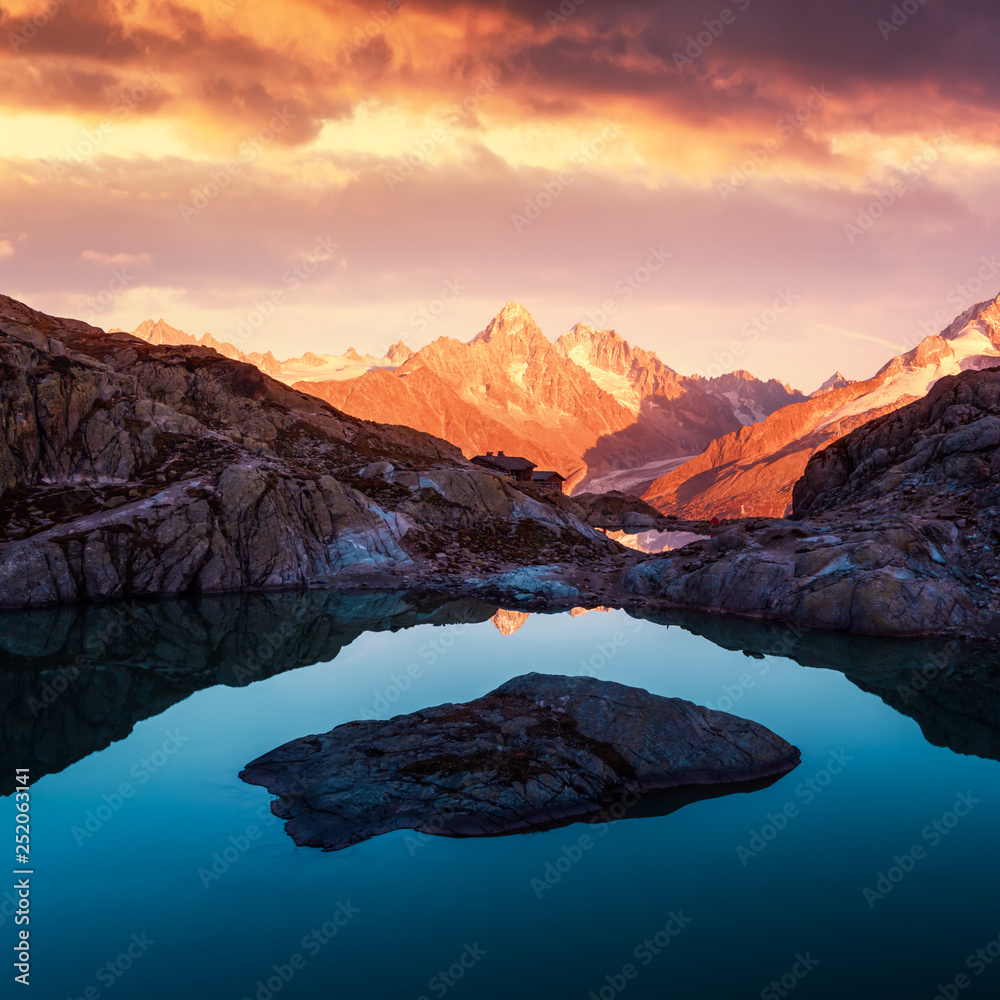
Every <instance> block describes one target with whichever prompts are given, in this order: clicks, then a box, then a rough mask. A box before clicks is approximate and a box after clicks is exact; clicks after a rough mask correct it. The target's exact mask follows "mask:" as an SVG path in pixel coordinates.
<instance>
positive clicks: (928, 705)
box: [649, 609, 1000, 760]
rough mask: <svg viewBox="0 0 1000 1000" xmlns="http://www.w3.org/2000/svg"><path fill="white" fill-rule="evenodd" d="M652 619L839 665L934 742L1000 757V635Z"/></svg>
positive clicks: (749, 650)
mask: <svg viewBox="0 0 1000 1000" xmlns="http://www.w3.org/2000/svg"><path fill="white" fill-rule="evenodd" d="M649 620H650V621H654V622H656V623H657V624H660V625H679V626H680V627H681V628H683V629H686V630H687V631H689V632H692V633H694V634H695V635H700V636H703V637H704V638H706V639H708V640H710V641H711V642H714V643H715V644H716V645H717V646H721V647H722V648H723V649H732V650H742V651H743V652H744V653H745V654H746V655H747V656H750V657H755V658H759V657H763V656H783V657H787V658H789V659H792V660H794V661H795V662H796V663H800V664H802V666H804V667H814V668H819V669H824V670H836V671H838V672H839V673H842V674H843V675H844V676H845V677H846V678H847V679H848V680H849V681H850V682H851V683H852V684H855V685H857V687H859V688H861V690H862V691H867V692H868V693H870V694H874V695H876V696H877V697H879V698H881V699H882V701H884V702H885V703H886V704H887V705H889V706H890V707H891V708H893V709H895V710H896V711H897V712H899V713H900V714H901V715H906V716H909V717H910V718H912V719H913V720H914V721H915V722H916V723H917V724H918V725H919V726H920V730H921V732H922V733H923V736H924V739H926V740H927V742H928V743H931V744H933V745H934V746H939V747H947V748H948V749H949V750H952V751H954V752H955V753H961V754H972V755H974V756H976V757H985V758H988V759H991V760H1000V643H997V642H995V641H993V642H983V641H978V642H961V641H959V640H957V639H952V640H949V641H947V642H946V641H944V640H933V641H929V640H916V639H889V638H875V637H871V636H859V635H849V634H846V633H843V632H829V631H819V630H810V629H802V628H799V627H797V626H795V625H782V624H781V623H778V622H754V621H749V620H747V619H745V618H737V617H735V616H732V615H708V614H700V613H698V612H690V611H683V610H680V609H678V610H676V611H658V612H656V613H653V614H651V615H649ZM748 669H749V668H748Z"/></svg>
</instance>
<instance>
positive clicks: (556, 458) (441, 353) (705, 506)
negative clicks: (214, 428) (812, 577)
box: [133, 300, 1000, 518]
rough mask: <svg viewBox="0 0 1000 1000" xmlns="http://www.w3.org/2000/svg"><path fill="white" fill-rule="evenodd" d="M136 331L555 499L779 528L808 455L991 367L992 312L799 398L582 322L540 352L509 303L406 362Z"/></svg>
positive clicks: (999, 334) (998, 347) (155, 327)
mask: <svg viewBox="0 0 1000 1000" xmlns="http://www.w3.org/2000/svg"><path fill="white" fill-rule="evenodd" d="M133 335H134V336H137V337H140V338H141V339H143V340H145V341H147V342H148V343H150V344H153V345H159V344H164V345H181V344H197V345H200V346H203V347H210V348H213V349H214V350H216V351H218V352H219V353H220V354H223V355H224V356H226V357H229V358H233V359H234V360H239V361H245V362H249V363H251V364H253V365H256V366H257V367H258V368H259V369H260V370H261V371H263V372H265V373H266V374H269V375H271V376H272V377H274V378H276V379H278V380H279V381H282V382H284V383H285V384H287V385H289V386H292V387H293V388H295V389H297V390H299V391H302V392H306V393H308V394H309V395H312V396H316V397H318V398H319V399H322V400H324V401H326V402H328V403H330V404H332V405H333V406H335V407H337V408H338V409H339V410H342V411H344V412H345V413H349V414H351V415H352V416H354V417H359V418H361V419H365V420H373V421H377V422H379V423H387V424H401V425H406V426H409V427H411V428H414V429H416V430H420V431H424V432H427V433H430V434H433V435H435V436H436V437H440V438H444V439H445V440H447V441H450V442H451V443H452V444H454V445H456V446H457V447H458V448H459V449H460V450H461V451H462V452H463V454H464V455H465V456H466V457H472V456H473V455H475V454H480V453H483V452H486V451H505V452H507V453H508V454H517V455H524V456H525V457H527V458H529V459H531V460H532V461H533V462H535V463H536V465H538V466H539V467H543V468H546V469H554V470H555V471H557V472H560V473H561V474H562V475H563V476H565V477H566V479H567V483H566V485H565V489H566V490H567V492H570V491H574V490H577V491H579V490H580V489H587V490H588V491H591V492H604V491H608V490H621V491H625V492H629V493H634V494H636V495H640V496H642V497H643V499H645V500H646V501H647V502H648V503H650V504H651V505H652V506H654V507H656V508H657V509H658V510H660V511H662V512H663V513H667V514H676V515H678V516H682V517H691V518H711V517H719V518H725V517H738V516H769V517H780V516H783V515H784V514H785V513H786V512H787V511H788V510H789V509H790V504H791V493H792V487H793V485H794V483H795V481H796V480H797V479H798V478H799V476H801V475H802V473H803V471H804V469H805V466H806V463H807V461H808V460H809V458H810V456H811V455H813V454H815V453H816V452H817V451H819V450H821V449H822V448H824V447H826V446H827V445H829V444H830V443H832V442H833V441H836V440H837V439H839V438H841V437H842V436H843V435H845V434H847V433H849V432H851V431H852V430H854V429H855V428H857V427H860V426H862V425H863V424H865V423H867V422H868V421H870V420H872V419H874V418H875V417H878V416H881V415H883V414H886V413H890V412H892V411H894V410H896V409H898V408H899V407H901V406H903V405H905V404H906V403H909V402H911V401H913V400H915V399H919V398H921V397H923V396H924V395H926V393H927V392H928V391H929V389H930V388H931V387H932V386H933V385H934V384H935V383H936V382H937V381H938V380H939V379H940V378H941V377H943V376H945V375H951V374H957V373H959V372H961V371H965V370H969V369H979V368H984V367H988V366H991V365H993V364H995V363H996V359H997V358H998V357H1000V305H998V303H997V301H996V300H987V301H984V302H980V303H978V304H976V305H974V306H972V307H970V308H969V309H967V310H966V311H965V312H963V313H962V314H961V315H960V316H958V317H957V318H956V319H955V320H954V322H952V323H951V324H950V325H949V326H948V327H947V328H946V329H945V330H943V331H942V332H941V333H940V334H938V335H933V336H928V337H926V338H925V339H924V340H922V341H921V342H920V343H919V344H918V345H917V346H916V347H914V348H913V349H912V350H910V351H908V352H906V353H902V354H900V355H897V356H896V357H894V358H893V359H892V360H890V361H889V362H888V363H887V364H886V365H884V366H883V367H882V368H881V369H880V370H879V371H878V372H877V373H876V374H875V375H873V376H872V377H871V378H869V379H863V380H860V381H852V380H850V379H848V378H846V377H845V376H844V375H843V374H842V373H841V372H839V371H838V372H835V373H834V374H833V375H831V376H830V378H829V379H827V380H826V381H825V382H824V383H823V384H822V385H821V386H820V387H819V388H818V389H817V390H816V391H815V392H813V393H812V394H811V395H809V396H806V395H805V394H803V393H802V392H799V391H797V390H794V389H792V388H790V387H789V386H787V385H784V384H782V383H781V382H778V381H777V380H775V379H771V380H770V381H762V380H761V379H757V378H755V377H754V376H753V375H751V374H750V373H749V372H746V371H736V372H731V373H729V374H726V375H722V376H719V377H716V378H712V379H708V378H704V377H701V376H697V375H694V376H685V375H681V374H679V373H678V372H676V371H675V370H674V369H672V368H670V367H669V366H668V365H666V364H664V362H663V361H661V360H660V358H659V357H657V355H656V354H654V353H653V352H651V351H646V350H643V349H642V348H641V347H637V346H633V345H631V344H630V343H629V342H628V341H627V340H625V339H624V338H623V337H622V336H621V335H620V334H619V333H617V332H616V331H615V330H597V329H595V328H594V327H592V326H589V325H587V324H583V323H578V324H577V325H576V326H574V327H573V328H572V329H571V330H570V331H569V332H568V333H565V334H563V335H562V336H561V337H559V338H558V339H557V340H555V341H554V342H553V341H550V340H549V339H548V338H547V337H546V336H545V335H544V334H543V333H542V331H541V330H540V329H539V328H538V326H537V324H536V323H535V322H534V320H533V319H532V318H531V316H530V314H529V313H528V312H527V310H525V309H524V307H523V306H521V305H519V304H518V303H516V302H508V303H507V304H506V305H505V306H504V307H503V309H502V310H501V311H500V312H499V313H498V314H497V315H496V316H495V317H494V318H493V320H491V322H490V323H489V324H488V325H487V327H486V328H485V329H484V330H483V331H482V332H481V333H479V334H477V335H476V336H475V337H473V338H472V339H471V340H469V341H468V342H463V341H461V340H457V339H454V338H451V337H441V338H438V339H437V340H435V341H433V342H432V343H430V344H428V345H427V346H426V347H423V348H421V349H420V350H419V351H416V352H414V351H412V350H410V348H408V347H407V346H406V345H405V344H404V343H402V341H398V342H397V343H395V344H393V345H392V347H390V348H389V350H388V351H387V352H386V354H385V355H384V356H383V357H378V358H376V357H373V356H372V355H370V354H359V353H358V352H357V351H356V350H354V348H349V349H348V350H347V351H346V352H345V353H344V354H342V355H330V354H325V355H317V354H314V353H311V352H307V353H306V354H304V355H303V356H302V357H299V358H289V359H287V360H284V361H279V360H278V359H277V358H276V357H275V356H274V354H273V353H272V352H271V351H268V352H265V353H263V354H261V353H244V352H243V351H242V350H240V349H239V348H238V347H236V346H235V345H233V344H230V343H226V342H223V341H219V340H217V339H216V338H214V337H213V336H212V335H211V334H208V333H206V334H205V335H204V336H203V337H202V338H201V339H200V340H198V339H196V338H195V337H193V336H191V335H190V334H187V333H185V332H183V331H181V330H177V329H175V328H173V327H171V326H169V325H168V324H166V323H165V322H164V321H163V320H159V321H157V322H153V321H152V320H146V321H145V322H144V323H142V324H140V326H139V327H138V328H137V329H136V330H134V331H133Z"/></svg>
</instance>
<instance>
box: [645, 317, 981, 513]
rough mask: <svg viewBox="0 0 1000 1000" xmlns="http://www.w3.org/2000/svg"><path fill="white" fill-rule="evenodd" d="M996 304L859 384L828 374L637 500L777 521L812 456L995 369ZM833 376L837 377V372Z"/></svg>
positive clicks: (668, 509) (674, 509) (672, 509)
mask: <svg viewBox="0 0 1000 1000" xmlns="http://www.w3.org/2000/svg"><path fill="white" fill-rule="evenodd" d="M998 358H1000V304H998V301H997V300H996V299H989V300H987V301H985V302H980V303H978V304H976V305H974V306H971V307H970V308H969V309H967V310H965V312H963V313H962V314H961V315H960V316H958V317H957V318H956V319H955V320H954V321H953V322H952V323H951V324H950V325H949V326H948V327H947V328H946V329H944V330H943V331H942V332H941V333H940V334H936V335H932V336H929V337H925V338H924V339H923V340H922V341H921V342H920V343H919V344H917V346H916V347H914V348H913V349H912V350H910V351H907V352H906V353H905V354H899V355H897V356H896V357H894V358H892V360H891V361H889V362H888V363H887V364H886V365H884V366H883V367H882V368H881V369H879V371H878V372H876V374H875V375H874V376H873V377H872V378H870V379H865V380H862V381H860V382H849V381H847V380H846V379H843V378H842V377H841V378H840V379H837V378H836V376H835V377H834V379H833V380H832V381H831V383H830V387H828V388H826V389H825V390H823V391H820V392H817V393H814V394H813V395H812V397H811V398H809V399H807V400H804V401H802V402H797V403H793V404H791V405H789V406H785V407H783V408H782V409H780V410H777V411H776V412H774V413H772V414H770V416H768V417H767V418H765V419H764V420H762V421H761V422H760V423H757V424H754V425H752V426H748V427H743V428H740V430H738V431H736V432H735V433H732V434H727V435H725V436H723V437H721V438H719V439H718V440H716V441H713V442H712V443H711V444H710V445H709V446H708V447H707V448H706V449H705V450H704V451H703V452H702V453H701V454H700V455H697V456H696V457H695V458H693V459H691V460H690V461H688V462H685V463H683V464H682V465H679V466H677V467H676V468H675V469H673V470H671V471H669V472H668V473H667V474H665V475H664V476H662V477H660V478H659V479H657V480H656V482H654V483H653V484H652V485H651V486H650V487H649V488H648V489H646V490H645V491H643V494H642V495H643V499H645V500H646V501H647V502H648V503H650V504H652V506H654V507H656V508H657V509H658V510H660V511H663V512H664V513H667V514H670V513H675V514H683V515H684V516H685V517H718V518H725V517H740V516H748V517H749V516H755V515H759V516H764V517H781V516H783V515H784V514H785V513H787V512H788V511H789V510H790V505H791V501H792V487H793V486H794V485H795V482H796V480H797V479H798V478H799V477H800V476H801V475H802V473H803V472H804V471H805V468H806V463H807V462H808V461H809V458H810V457H811V456H812V455H814V454H815V453H816V452H818V451H820V450H821V449H823V448H825V447H827V446H828V445H830V444H832V443H833V442H834V441H836V440H838V439H839V438H841V437H843V436H844V435H845V434H847V433H849V432H850V431H853V430H854V429H855V428H858V427H861V426H862V425H863V424H866V423H868V422H869V421H870V420H873V419H875V418H876V417H880V416H882V415H884V414H887V413H891V412H893V411H894V410H898V409H899V408H900V407H902V406H905V405H906V404H907V403H911V402H913V401H914V400H917V399H921V398H923V397H924V396H926V395H927V393H928V392H929V391H930V389H931V388H932V387H933V386H934V385H935V383H937V382H938V381H939V380H940V379H941V378H943V377H944V376H946V375H957V374H959V373H960V372H963V371H970V370H978V369H983V368H990V367H995V366H996V365H998V364H1000V361H998ZM838 375H839V373H838Z"/></svg>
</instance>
